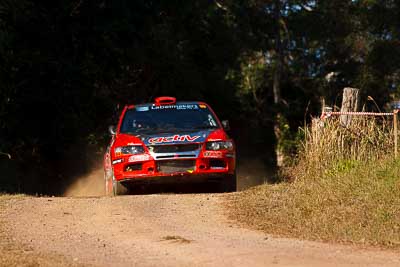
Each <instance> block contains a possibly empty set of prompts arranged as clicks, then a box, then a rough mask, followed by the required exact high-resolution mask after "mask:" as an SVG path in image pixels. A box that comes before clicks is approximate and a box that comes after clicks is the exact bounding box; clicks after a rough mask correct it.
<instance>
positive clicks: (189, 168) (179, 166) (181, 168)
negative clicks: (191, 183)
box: [157, 160, 196, 173]
mask: <svg viewBox="0 0 400 267" xmlns="http://www.w3.org/2000/svg"><path fill="white" fill-rule="evenodd" d="M195 169H196V161H195V160H163V161H158V162H157V170H158V171H159V172H162V173H176V172H193V171H194V170H195Z"/></svg>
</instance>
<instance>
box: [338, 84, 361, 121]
mask: <svg viewBox="0 0 400 267" xmlns="http://www.w3.org/2000/svg"><path fill="white" fill-rule="evenodd" d="M359 92H360V90H359V89H356V88H350V87H346V88H344V90H343V100H342V108H341V110H340V111H341V112H356V111H358V106H359V103H360V101H359V98H360V94H359ZM351 119H352V115H341V116H340V123H341V124H342V125H343V126H344V127H348V126H350V124H351Z"/></svg>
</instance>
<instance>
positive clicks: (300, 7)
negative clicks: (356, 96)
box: [0, 0, 400, 184]
mask: <svg viewBox="0 0 400 267" xmlns="http://www.w3.org/2000/svg"><path fill="white" fill-rule="evenodd" d="M276 3H278V2H277V1H241V0H240V1H236V0H235V1H233V0H227V1H200V0H193V1H145V0H138V1H128V0H115V1H66V0H62V1H32V0H3V1H1V2H0V151H7V152H9V153H11V154H12V155H13V159H15V160H16V161H18V164H17V165H21V166H20V167H21V168H20V169H22V170H32V172H33V173H36V174H38V175H37V176H38V177H46V176H47V177H51V176H54V173H57V172H58V169H59V168H58V167H57V164H58V163H59V162H60V161H63V160H68V161H71V160H76V161H77V162H82V161H84V159H82V158H79V157H78V158H76V159H72V158H74V157H76V156H75V154H74V153H70V151H74V149H78V150H79V149H84V148H83V147H85V146H86V145H87V144H88V143H90V144H93V145H98V146H102V145H104V143H105V141H106V140H107V139H108V136H107V131H106V129H107V126H108V125H109V124H112V123H115V112H116V108H115V107H116V105H117V104H120V105H124V104H127V103H137V102H147V101H150V100H151V99H153V98H154V97H155V96H157V95H174V96H177V97H178V98H179V99H187V100H191V99H199V100H206V101H207V102H209V103H210V104H211V105H212V106H213V107H214V108H215V110H216V111H217V113H218V114H219V116H220V117H221V118H224V119H225V118H227V119H231V120H232V121H233V125H235V126H236V128H239V130H237V131H236V132H234V133H233V135H234V137H236V138H237V139H240V140H239V143H241V146H242V147H243V146H247V145H250V144H251V145H253V147H250V148H249V149H248V150H254V149H253V148H254V147H257V148H259V147H260V144H261V143H263V146H262V147H263V149H264V150H265V151H270V150H271V148H273V147H274V146H275V145H276V144H275V143H277V145H278V147H279V148H281V149H282V150H283V151H285V152H286V153H288V154H291V153H293V150H294V147H295V143H294V140H295V138H296V137H295V136H296V131H297V128H298V127H299V126H301V125H302V124H303V122H304V119H305V118H306V119H308V114H304V110H306V109H307V110H308V112H309V113H316V112H318V111H319V101H320V97H322V96H323V97H325V99H326V100H327V104H338V103H337V102H338V95H339V93H340V91H341V90H342V88H343V87H344V86H354V87H359V88H360V89H361V90H362V93H363V94H364V95H371V96H372V97H373V98H374V99H375V100H376V102H377V103H378V105H379V106H380V107H383V106H385V105H386V104H387V103H388V102H390V101H391V100H392V99H393V98H395V97H397V96H398V95H399V92H400V84H399V83H400V80H399V79H400V65H399V62H400V60H399V55H400V46H399V41H398V40H399V37H400V31H399V29H400V27H399V26H400V25H399V22H398V19H397V18H398V14H399V12H400V6H399V3H398V2H394V1H339V0H335V1H307V0H285V1H279V3H281V6H280V7H281V8H280V10H278V11H279V14H280V16H279V17H280V18H279V19H278V20H277V19H276V17H275V15H274V14H275V13H276V12H275V11H276V10H277V9H276V5H275V4H276ZM274 12H275V13H274ZM278 37H279V38H280V39H281V42H282V47H281V48H282V51H279V49H277V46H276V43H277V39H278ZM279 53H281V54H282V55H281V56H282V64H283V66H282V76H281V83H280V84H281V95H282V100H281V101H280V103H279V104H274V101H273V98H274V96H273V90H272V88H273V83H274V79H273V77H274V75H273V74H274V72H275V70H276V69H277V58H278V55H279ZM366 108H367V109H372V108H375V106H369V104H368V103H367V105H366ZM277 114H281V115H282V116H283V118H282V119H284V120H285V121H284V122H282V123H281V126H282V127H281V133H282V135H281V138H282V140H276V141H275V138H274V137H273V125H274V122H275V118H276V115H277ZM249 126H250V127H249ZM243 129H246V130H243ZM245 131H247V132H245ZM235 135H236V136H235ZM239 136H240V137H242V136H244V137H242V138H239ZM247 136H249V138H247ZM254 136H256V137H254ZM250 137H251V138H250ZM253 137H254V138H253ZM247 139H249V140H250V139H251V141H247ZM253 139H254V141H253ZM245 149H246V148H244V149H243V148H242V149H241V151H243V150H245ZM272 150H273V149H272ZM51 169H53V170H52V171H51ZM46 173H47V174H46ZM57 175H58V174H57ZM23 176H25V175H23ZM48 181H53V179H51V178H49V180H48ZM48 181H44V184H46V183H47V182H48Z"/></svg>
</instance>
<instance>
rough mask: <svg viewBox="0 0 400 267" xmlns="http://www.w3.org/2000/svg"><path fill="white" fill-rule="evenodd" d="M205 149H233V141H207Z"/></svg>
mask: <svg viewBox="0 0 400 267" xmlns="http://www.w3.org/2000/svg"><path fill="white" fill-rule="evenodd" d="M206 150H233V143H232V142H231V141H218V142H208V143H207V144H206Z"/></svg>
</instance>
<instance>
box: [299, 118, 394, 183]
mask: <svg viewBox="0 0 400 267" xmlns="http://www.w3.org/2000/svg"><path fill="white" fill-rule="evenodd" d="M392 125H393V122H392V118H387V117H386V118H383V117H354V118H353V119H352V122H351V124H350V125H348V126H347V127H344V126H342V125H341V123H340V119H339V117H333V118H328V119H326V120H320V119H313V120H312V125H311V126H310V127H306V128H305V129H303V131H304V136H305V140H304V141H303V142H302V143H301V147H300V152H299V154H298V160H297V162H298V164H297V166H296V167H295V168H293V169H292V170H295V171H296V173H295V176H296V177H297V178H301V177H309V176H310V175H312V176H314V175H317V174H319V173H321V172H324V171H326V170H327V169H329V168H330V167H331V166H332V165H337V164H338V163H344V164H346V163H347V164H348V163H351V162H352V163H356V162H358V163H360V162H370V161H375V160H379V159H382V158H384V157H387V156H388V155H389V156H390V155H393V153H394V137H393V126H392Z"/></svg>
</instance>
